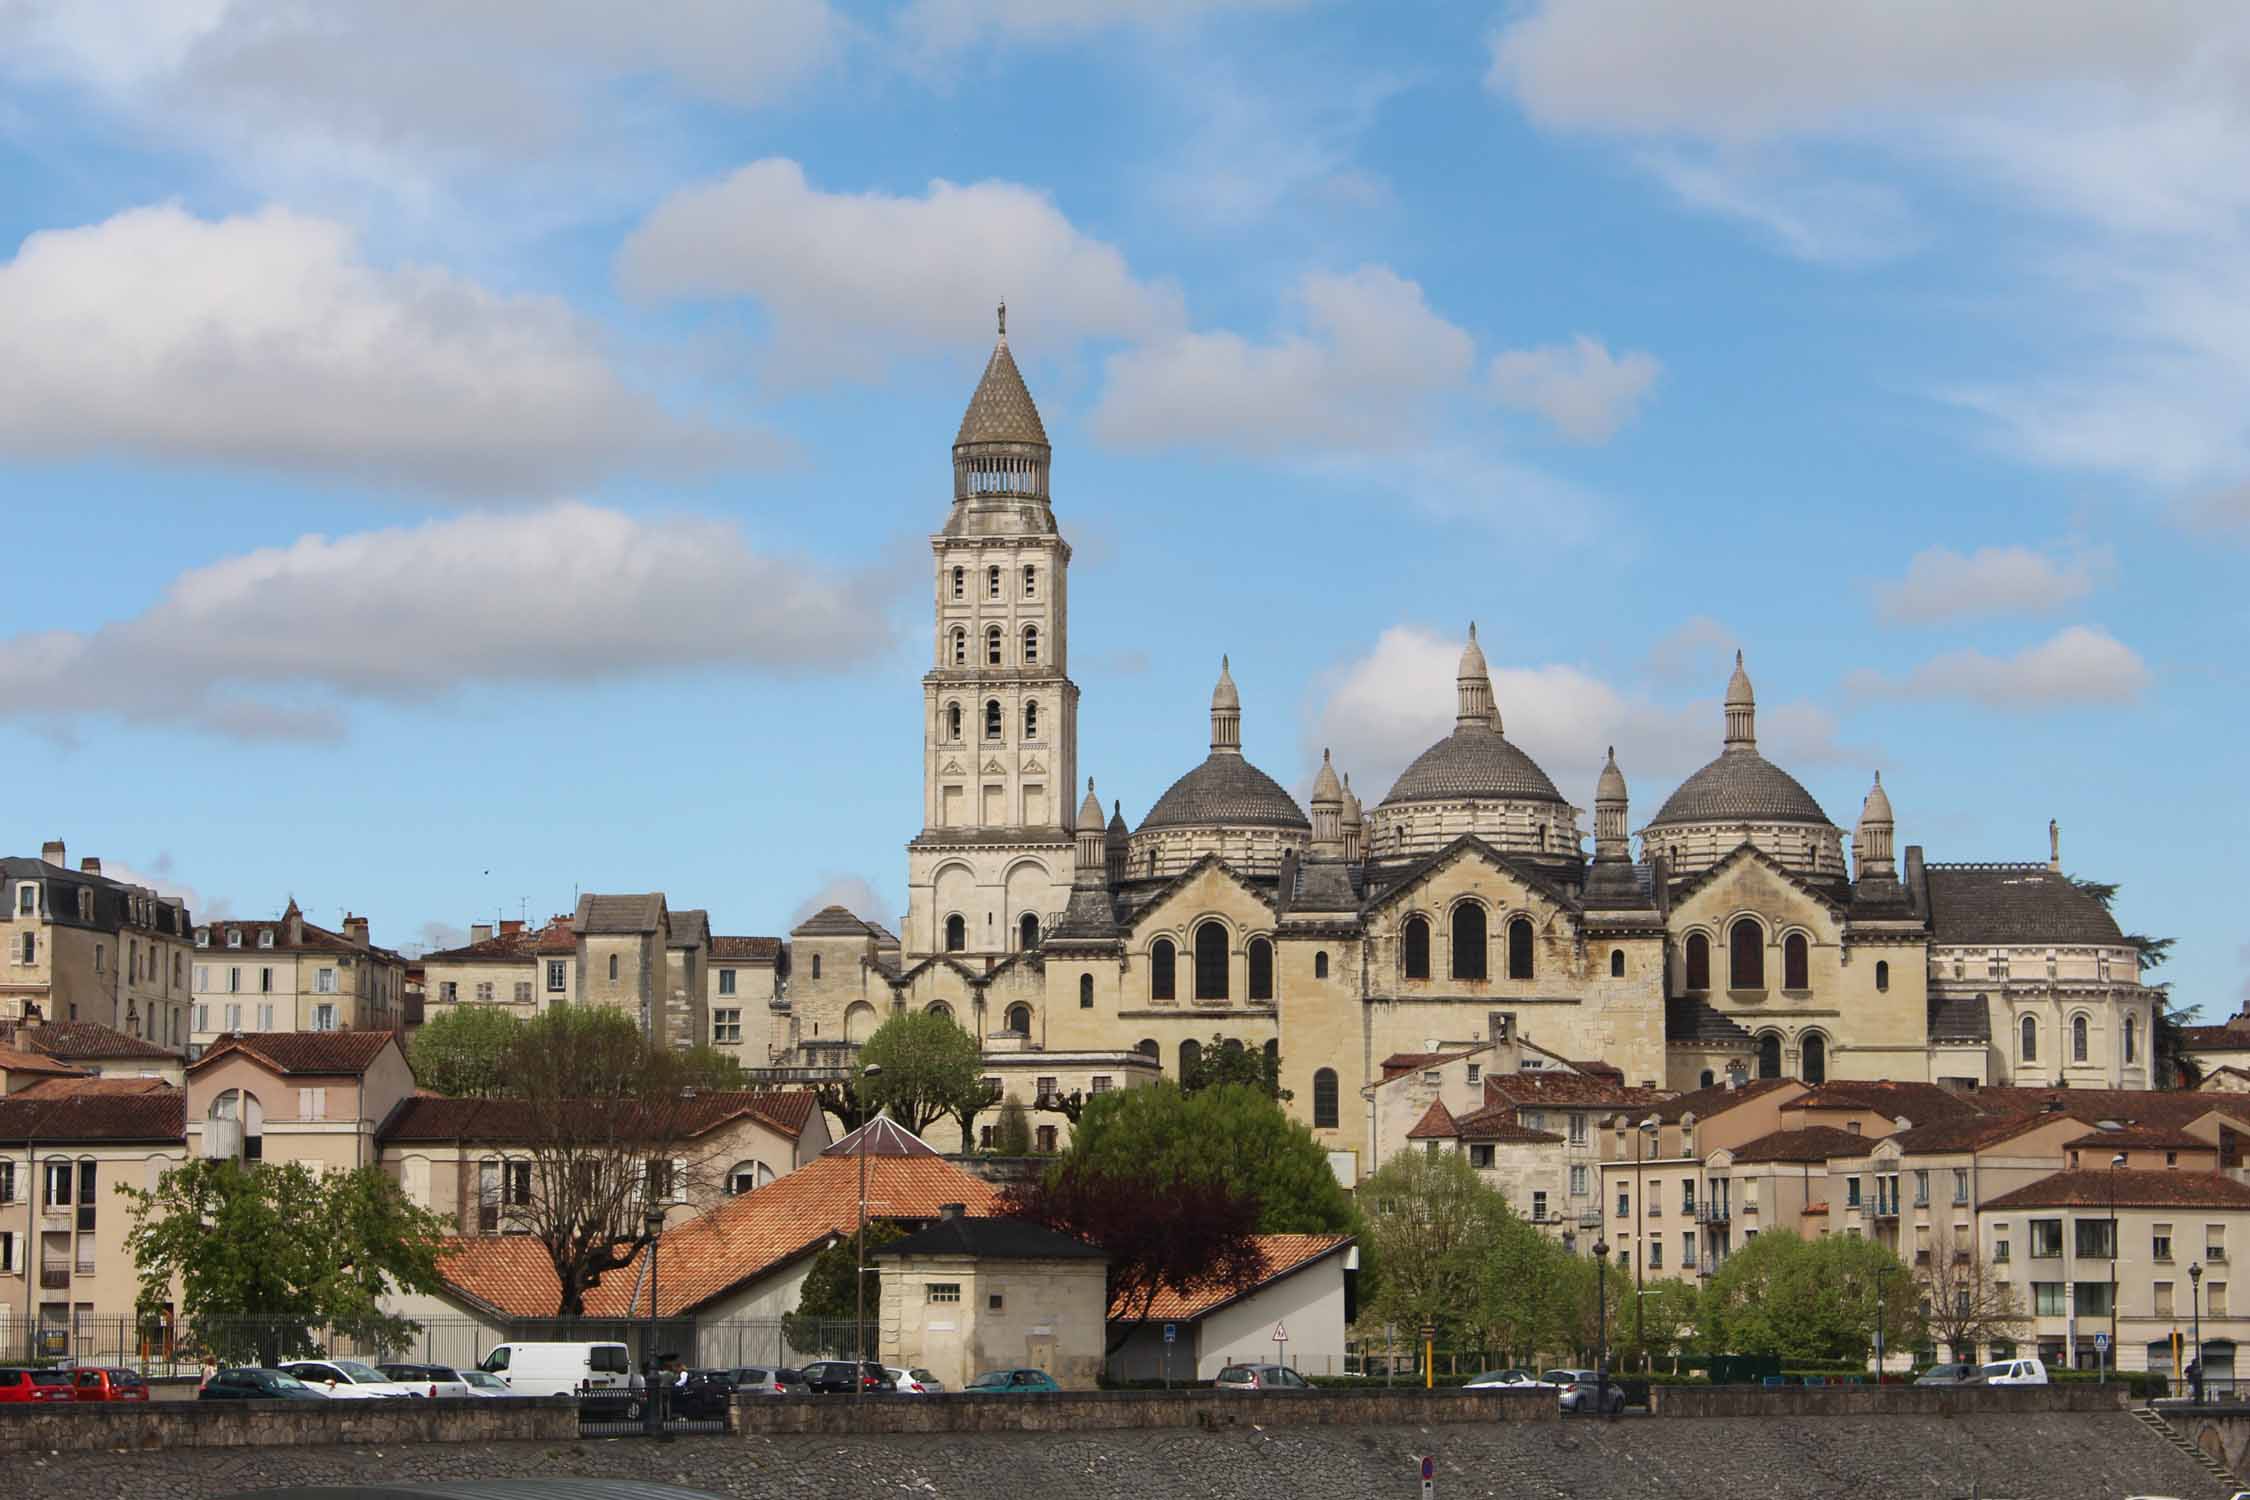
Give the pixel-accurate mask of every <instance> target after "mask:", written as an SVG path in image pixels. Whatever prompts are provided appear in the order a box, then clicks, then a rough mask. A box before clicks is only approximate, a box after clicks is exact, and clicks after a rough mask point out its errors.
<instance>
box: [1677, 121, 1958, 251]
mask: <svg viewBox="0 0 2250 1500" xmlns="http://www.w3.org/2000/svg"><path fill="white" fill-rule="evenodd" d="M1638 160H1639V163H1640V166H1641V167H1642V169H1643V170H1645V171H1647V172H1648V173H1650V174H1651V175H1652V176H1654V177H1655V178H1656V179H1657V181H1659V182H1661V183H1663V184H1664V185H1665V186H1666V187H1667V188H1669V189H1671V191H1672V193H1673V195H1674V196H1676V197H1677V198H1679V200H1680V201H1681V202H1683V203H1685V204H1687V205H1688V207H1690V208H1693V209H1696V210H1698V211H1699V212H1702V213H1707V214H1712V215H1715V216H1716V217H1719V218H1723V219H1734V220H1737V221H1739V222H1741V223H1744V224H1747V225H1749V226H1750V227H1751V228H1753V229H1755V230H1756V231H1758V233H1759V234H1761V235H1763V236H1764V237H1765V238H1767V239H1768V240H1770V241H1771V242H1772V243H1773V244H1774V246H1775V247H1776V248H1778V249H1780V250H1781V251H1783V252H1784V253H1786V254H1788V255H1792V256H1794V257H1796V258H1797V259H1799V260H1807V261H1813V262H1816V263H1819V264H1822V265H1833V266H1863V265H1871V264H1873V263H1875V262H1877V261H1884V260H1890V259H1892V258H1894V257H1896V256H1900V255H1904V254H1906V253H1907V252H1908V251H1910V250H1913V249H1916V248H1917V247H1918V246H1919V245H1920V244H1921V243H1922V238H1923V236H1922V231H1921V230H1920V228H1919V227H1918V226H1917V225H1916V224H1915V222H1914V214H1913V211H1912V210H1911V209H1910V208H1908V206H1907V203H1906V198H1905V195H1903V194H1902V193H1900V192H1899V191H1898V190H1897V189H1895V188H1892V187H1889V186H1886V185H1884V184H1881V183H1872V182H1864V181H1859V180H1856V179H1852V178H1845V177H1839V176H1835V175H1833V174H1827V173H1821V172H1815V171H1810V170H1807V169H1806V168H1804V167H1803V166H1801V165H1799V164H1797V163H1795V162H1793V161H1790V160H1787V159H1786V158H1785V157H1784V156H1783V155H1782V154H1780V153H1776V152H1773V151H1770V150H1769V151H1756V152H1751V151H1742V150H1729V151H1693V152H1691V151H1686V150H1663V151H1656V150H1651V151H1644V152H1641V153H1640V154H1639V158H1638Z"/></svg>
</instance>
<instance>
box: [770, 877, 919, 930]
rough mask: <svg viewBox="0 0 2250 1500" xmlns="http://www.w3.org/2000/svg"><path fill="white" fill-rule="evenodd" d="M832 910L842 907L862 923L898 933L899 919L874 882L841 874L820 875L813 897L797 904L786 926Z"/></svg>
mask: <svg viewBox="0 0 2250 1500" xmlns="http://www.w3.org/2000/svg"><path fill="white" fill-rule="evenodd" d="M831 906H841V907H842V908H843V909H844V910H846V911H848V912H850V913H851V914H852V915H853V916H855V917H857V918H859V919H860V920H861V921H863V922H879V923H881V924H882V925H883V926H884V927H887V928H890V929H891V930H892V931H894V932H895V931H897V930H898V927H897V924H898V920H899V919H898V916H897V914H896V913H894V912H893V911H892V910H891V907H890V902H889V900H888V899H887V898H885V896H884V895H883V893H882V891H881V890H880V889H879V888H878V887H877V886H876V884H875V882H874V881H872V880H869V879H868V878H867V877H866V876H864V875H854V874H851V873H850V872H849V871H843V870H830V871H827V872H825V873H824V874H822V876H821V877H820V884H819V885H817V886H815V887H814V888H813V892H812V894H811V895H809V896H807V897H805V899H804V900H802V901H800V902H798V903H797V909H796V910H795V911H794V912H792V913H790V916H789V925H790V926H791V927H795V926H796V925H797V924H798V923H800V922H802V921H804V920H805V918H807V917H809V916H811V915H813V913H815V912H818V911H824V910H826V909H827V908H828V907H831Z"/></svg>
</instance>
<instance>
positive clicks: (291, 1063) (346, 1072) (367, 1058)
mask: <svg viewBox="0 0 2250 1500" xmlns="http://www.w3.org/2000/svg"><path fill="white" fill-rule="evenodd" d="M397 1042H398V1038H397V1036H396V1035H394V1034H393V1033H391V1032H388V1031H242V1032H229V1033H227V1034H226V1035H225V1036H222V1037H220V1038H219V1039H218V1040H217V1041H215V1042H213V1043H212V1044H211V1045H210V1046H209V1047H208V1048H206V1049H205V1051H204V1053H203V1055H202V1056H201V1057H199V1058H197V1059H196V1060H195V1061H194V1062H192V1063H189V1064H188V1071H189V1072H190V1073H193V1072H195V1071H196V1070H197V1069H199V1068H204V1067H208V1066H209V1065H210V1064H212V1063H213V1062H216V1061H217V1060H218V1059H220V1058H222V1057H225V1056H227V1055H228V1054H229V1053H233V1052H241V1053H244V1054H245V1055H247V1056H250V1057H254V1058H256V1059H257V1060H258V1061H259V1062H262V1063H264V1064H265V1065H266V1066H267V1067H269V1068H271V1069H273V1070H274V1071H275V1072H276V1073H283V1074H291V1073H294V1074H307V1075H317V1076H321V1077H328V1078H340V1077H353V1078H356V1077H358V1076H359V1075H361V1074H363V1073H365V1072H366V1071H367V1070H368V1069H369V1068H371V1067H373V1066H374V1065H375V1059H376V1058H377V1057H379V1056H381V1055H382V1051H383V1049H384V1048H385V1047H389V1046H395V1045H396V1044H397Z"/></svg>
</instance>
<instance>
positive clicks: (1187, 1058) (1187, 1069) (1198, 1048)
mask: <svg viewBox="0 0 2250 1500" xmlns="http://www.w3.org/2000/svg"><path fill="white" fill-rule="evenodd" d="M1202 1061H1203V1044H1202V1043H1201V1042H1199V1041H1197V1040H1196V1039H1195V1038H1194V1037H1189V1038H1188V1039H1187V1040H1186V1041H1184V1042H1182V1043H1180V1082H1181V1083H1183V1084H1185V1083H1186V1082H1187V1081H1188V1080H1189V1079H1190V1078H1192V1077H1194V1076H1195V1070H1196V1065H1197V1064H1199V1063H1201V1062H1202Z"/></svg>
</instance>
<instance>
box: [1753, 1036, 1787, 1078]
mask: <svg viewBox="0 0 2250 1500" xmlns="http://www.w3.org/2000/svg"><path fill="white" fill-rule="evenodd" d="M1758 1076H1759V1077H1760V1078H1779V1077H1780V1076H1781V1036H1780V1034H1779V1033H1778V1032H1772V1031H1769V1032H1767V1033H1765V1034H1764V1035H1763V1036H1761V1037H1759V1038H1758Z"/></svg>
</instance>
